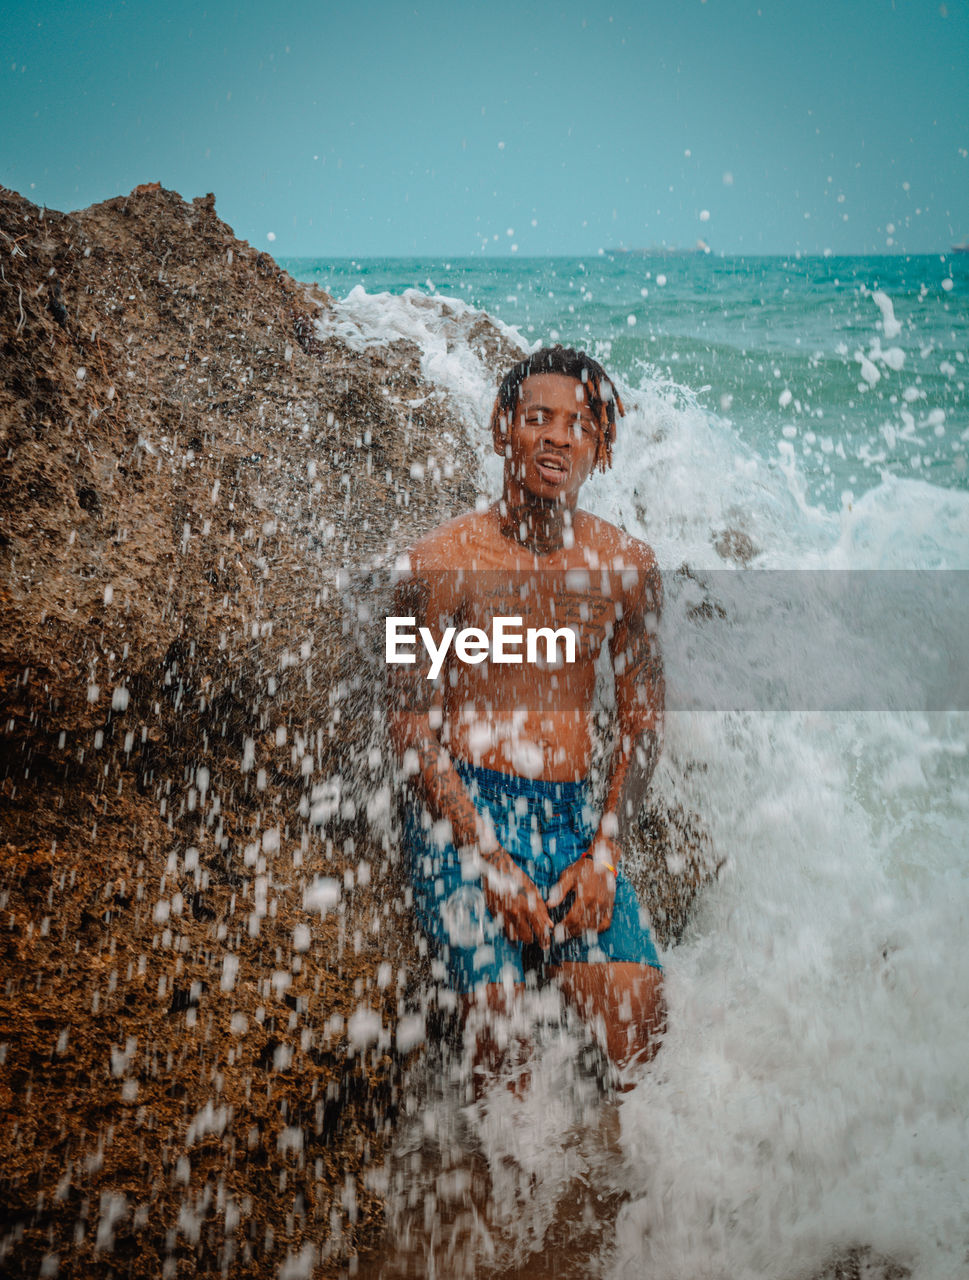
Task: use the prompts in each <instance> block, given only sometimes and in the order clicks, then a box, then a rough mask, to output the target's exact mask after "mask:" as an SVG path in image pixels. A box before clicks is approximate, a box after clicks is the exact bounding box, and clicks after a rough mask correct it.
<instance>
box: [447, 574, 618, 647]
mask: <svg viewBox="0 0 969 1280" xmlns="http://www.w3.org/2000/svg"><path fill="white" fill-rule="evenodd" d="M603 576H605V575H595V577H596V578H600V577H603ZM468 587H469V589H468V590H466V591H465V592H462V593H461V596H460V599H459V601H458V602H457V607H456V609H455V613H454V622H455V624H456V625H457V626H458V627H476V628H479V629H480V630H481V631H484V632H486V633H489V634H490V633H491V630H492V625H493V620H494V619H495V618H516V619H520V623H519V624H518V626H519V629H520V630H521V631H522V632H527V631H533V632H540V631H541V632H543V631H550V632H553V633H555V632H559V631H562V630H568V631H571V632H572V633H573V634H574V635H575V638H576V650H577V656H578V657H579V659H580V661H581V660H585V661H587V660H590V659H591V660H593V661H594V660H595V659H596V658H597V657H598V655H599V653H600V651H601V650H602V648H603V646H604V645H607V644H608V643H609V641H610V639H611V637H612V636H613V634H614V632H615V629H616V626H617V623H618V622H619V620H620V618H621V617H622V601H621V599H620V598H619V591H618V583H616V584H615V588H614V585H613V583H611V582H609V581H605V582H602V581H593V575H592V574H590V573H589V572H587V571H585V570H579V571H565V572H562V573H558V574H551V573H549V574H541V575H525V574H520V575H515V576H514V579H513V580H509V579H508V578H506V579H505V580H500V579H499V578H496V577H494V576H492V575H485V574H481V575H476V580H473V581H471V582H470V583H469V584H468Z"/></svg>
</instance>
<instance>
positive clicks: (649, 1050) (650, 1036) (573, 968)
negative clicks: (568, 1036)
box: [550, 961, 666, 1069]
mask: <svg viewBox="0 0 969 1280" xmlns="http://www.w3.org/2000/svg"><path fill="white" fill-rule="evenodd" d="M550 976H551V977H552V978H553V979H554V980H555V981H556V982H557V983H558V985H559V986H560V987H561V989H562V994H563V995H564V996H565V998H566V999H567V1000H569V1001H570V1002H571V1003H572V1004H574V1005H575V1006H576V1008H577V1009H578V1010H579V1012H580V1013H581V1015H582V1017H583V1018H584V1019H585V1021H586V1022H588V1023H589V1024H590V1025H591V1026H592V1028H593V1031H594V1032H595V1033H596V1035H597V1037H599V1038H600V1040H603V1041H604V1043H603V1048H604V1049H605V1050H606V1052H607V1053H608V1055H609V1057H610V1059H611V1061H612V1062H613V1063H614V1064H615V1066H617V1067H619V1068H620V1069H622V1068H623V1067H627V1066H630V1065H632V1064H633V1063H634V1062H647V1061H648V1060H649V1059H650V1058H651V1057H652V1056H653V1054H654V1053H655V1052H656V1050H657V1048H658V1047H659V1040H658V1037H659V1035H660V1034H661V1033H662V1031H663V1029H664V1027H665V1022H666V1002H665V999H664V997H663V974H662V972H661V971H660V970H659V969H654V968H653V967H652V966H651V965H646V964H633V963H628V962H623V961H611V962H607V963H604V964H603V963H594V964H582V963H578V962H570V963H567V964H561V965H558V966H557V967H556V968H555V969H553V970H551V971H550Z"/></svg>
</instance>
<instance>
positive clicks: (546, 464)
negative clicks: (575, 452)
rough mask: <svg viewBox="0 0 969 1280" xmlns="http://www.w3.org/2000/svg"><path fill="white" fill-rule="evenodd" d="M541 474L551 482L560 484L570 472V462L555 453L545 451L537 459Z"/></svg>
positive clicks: (536, 462) (536, 463)
mask: <svg viewBox="0 0 969 1280" xmlns="http://www.w3.org/2000/svg"><path fill="white" fill-rule="evenodd" d="M535 465H536V467H538V471H539V475H541V477H542V478H543V479H544V480H547V481H548V482H549V483H550V484H560V483H561V482H562V481H563V480H564V479H565V478H566V476H567V475H568V474H569V468H568V463H567V462H566V461H565V460H564V459H563V458H559V457H557V456H556V455H555V454H550V453H543V454H542V455H541V456H540V457H538V458H536V459H535Z"/></svg>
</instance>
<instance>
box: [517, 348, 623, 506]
mask: <svg viewBox="0 0 969 1280" xmlns="http://www.w3.org/2000/svg"><path fill="white" fill-rule="evenodd" d="M598 441H599V427H598V424H597V423H596V421H595V419H594V418H593V416H592V411H591V409H590V408H589V403H588V400H587V399H586V394H585V388H584V386H583V385H582V383H581V382H579V380H578V379H577V378H570V377H568V376H567V375H566V374H564V373H536V374H532V376H531V377H530V378H526V379H525V381H524V382H523V383H522V385H521V388H520V391H519V395H518V406H517V408H516V410H515V414H514V417H513V420H512V423H511V426H510V428H509V433H508V435H507V436H506V437H504V438H503V439H501V440H496V442H495V444H496V450H497V451H498V452H501V453H504V454H505V458H506V464H505V465H506V474H507V471H508V468H510V470H511V477H510V478H511V480H512V482H517V484H519V485H520V486H522V488H524V489H525V490H526V491H527V492H528V493H529V494H531V495H533V496H534V497H536V498H543V499H544V500H545V501H547V502H560V503H562V504H564V505H566V506H574V504H575V501H576V498H577V497H578V493H579V490H580V489H581V487H582V485H583V484H585V482H586V480H588V478H589V475H590V474H591V472H592V468H593V466H594V465H595V459H596V449H597V446H598ZM506 445H508V446H510V451H511V452H510V456H508V453H507V452H506V450H505V446H506Z"/></svg>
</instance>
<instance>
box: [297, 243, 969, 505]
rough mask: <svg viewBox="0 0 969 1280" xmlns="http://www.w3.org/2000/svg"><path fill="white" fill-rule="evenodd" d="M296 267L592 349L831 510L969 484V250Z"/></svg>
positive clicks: (339, 286) (336, 287)
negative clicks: (655, 386) (902, 489)
mask: <svg viewBox="0 0 969 1280" xmlns="http://www.w3.org/2000/svg"><path fill="white" fill-rule="evenodd" d="M282 265H283V266H285V267H286V268H287V269H288V270H289V271H290V272H292V274H293V275H295V276H296V277H297V278H298V279H301V280H307V281H313V282H315V283H317V284H319V285H321V286H322V287H323V288H324V289H326V290H327V291H328V292H329V293H331V294H332V295H333V296H334V297H337V298H343V297H345V296H346V295H347V294H348V293H349V291H350V290H351V289H353V288H355V287H357V286H362V287H363V288H364V289H365V290H366V291H367V293H371V294H373V293H383V292H389V293H393V294H399V293H402V292H404V290H407V289H419V290H421V291H422V292H424V293H427V294H437V295H438V296H441V297H451V298H458V299H461V300H463V301H465V302H467V303H468V304H469V305H471V306H473V307H476V308H481V309H483V310H485V311H487V312H488V313H489V314H490V315H492V316H494V317H496V318H497V319H499V320H501V321H503V322H504V323H506V324H508V325H512V326H514V327H515V328H517V329H518V330H519V331H520V332H521V334H522V336H523V337H524V338H525V339H527V340H528V341H530V342H535V341H541V342H542V343H551V342H555V341H561V342H563V343H566V344H569V345H575V346H582V347H585V348H586V349H588V350H589V351H591V352H592V353H593V354H595V355H597V356H598V357H599V358H600V359H602V360H603V361H604V362H605V363H606V364H607V367H608V368H609V369H610V370H612V371H613V372H614V373H615V374H616V375H617V376H619V377H620V378H622V380H623V381H624V382H626V383H627V384H629V385H631V386H641V385H644V384H645V383H646V382H654V383H655V381H656V380H660V381H669V382H670V383H675V384H677V385H679V386H681V387H683V388H686V389H687V391H688V392H690V393H692V394H693V395H695V397H696V400H697V402H698V404H699V405H700V406H701V407H702V408H703V409H705V410H706V411H707V412H709V413H710V414H714V415H717V416H719V417H721V418H723V419H725V420H726V421H727V422H728V423H729V424H730V426H731V427H732V428H733V429H734V430H735V431H736V433H737V435H738V436H739V438H740V440H741V441H743V443H744V444H745V445H747V446H749V447H750V448H752V449H753V450H754V451H755V452H756V453H757V454H758V455H760V456H761V457H764V458H767V459H770V458H775V459H776V460H777V462H778V463H779V464H780V463H784V464H789V462H790V460H792V459H793V460H795V461H796V465H797V468H798V470H799V471H800V473H801V475H802V477H803V481H804V485H805V491H806V494H807V495H808V497H809V498H810V500H811V501H813V502H816V503H818V504H820V505H823V506H825V507H827V508H828V509H831V510H835V509H837V508H838V507H839V506H840V505H841V504H842V502H843V501H844V500H845V494H846V493H848V494H852V495H855V496H858V495H860V494H861V493H864V492H865V491H867V490H868V489H871V488H873V487H874V486H876V485H877V484H878V483H879V482H880V480H881V479H882V478H883V477H885V476H887V475H894V476H897V477H900V478H905V477H908V478H920V479H923V480H927V481H929V482H931V483H932V484H934V485H938V486H941V487H944V488H952V489H963V490H964V489H966V488H969V470H967V463H966V451H967V447H969V399H967V393H966V379H967V374H969V368H967V363H966V357H967V352H969V288H967V286H969V255H965V254H963V255H959V254H951V255H945V256H937V255H936V256H928V255H926V256H919V257H903V256H901V255H899V256H877V257H850V258H844V257H841V258H837V257H830V258H819V257H811V258H800V259H798V258H794V257H791V258H777V257H773V258H720V257H716V256H714V255H712V254H710V255H705V254H702V253H684V254H664V255H651V256H638V255H632V254H627V255H617V256H610V255H608V254H604V255H601V256H597V255H593V256H590V257H588V258H584V259H579V258H515V257H505V258H492V259H486V258H461V259H457V258H455V259H451V260H449V261H447V260H443V259H428V258H421V259H403V258H400V259H389V258H380V259H360V260H350V259H338V260H327V259H306V258H299V259H289V260H284V261H283V264H282ZM879 294H880V295H883V299H882V300H881V303H879V300H877V299H876V296H875V295H879ZM886 303H887V305H888V306H889V312H888V315H887V316H886V313H885V310H884V308H885V306H886Z"/></svg>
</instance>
